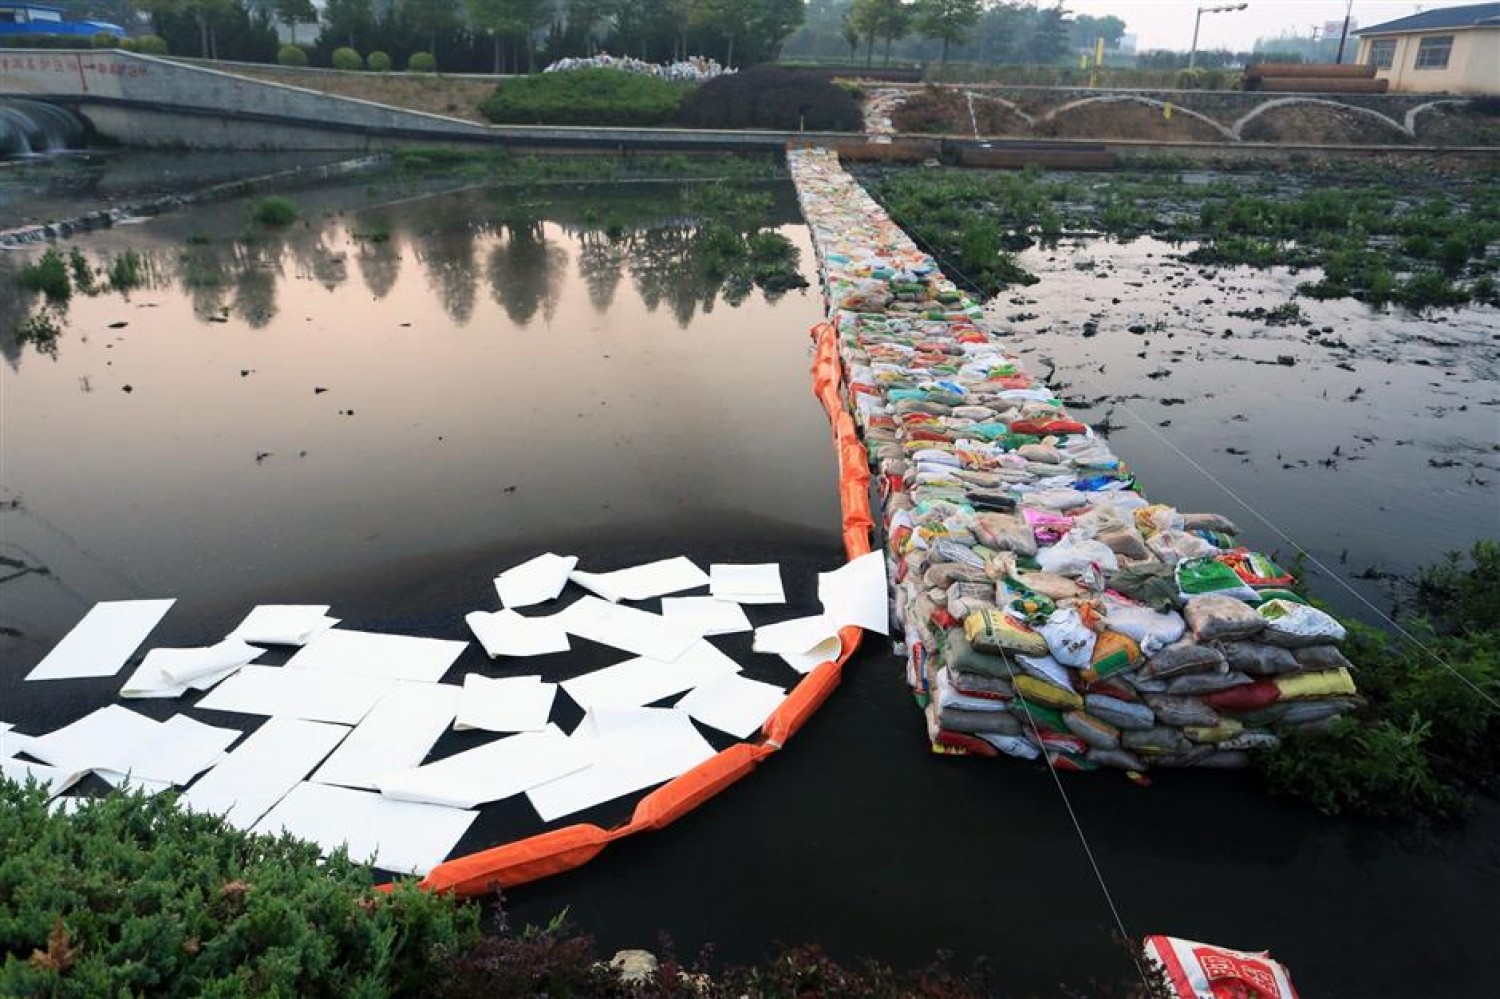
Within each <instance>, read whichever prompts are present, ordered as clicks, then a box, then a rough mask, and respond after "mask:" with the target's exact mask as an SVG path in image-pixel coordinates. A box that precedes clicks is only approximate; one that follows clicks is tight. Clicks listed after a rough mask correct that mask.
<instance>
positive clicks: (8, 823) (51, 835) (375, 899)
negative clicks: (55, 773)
mask: <svg viewBox="0 0 1500 999" xmlns="http://www.w3.org/2000/svg"><path fill="white" fill-rule="evenodd" d="M173 797H174V796H173V795H170V794H165V795H158V796H155V797H147V796H144V795H141V794H121V793H116V794H112V795H110V796H108V797H106V798H101V799H97V800H93V801H90V802H87V803H85V804H83V805H81V807H80V808H79V810H78V812H77V813H76V814H74V815H71V816H67V815H60V814H54V813H52V812H51V811H50V810H49V809H48V807H47V796H46V794H45V793H44V792H43V791H42V790H40V789H38V788H35V787H32V788H29V789H27V788H21V787H19V786H18V785H16V784H14V783H11V782H8V781H5V780H0V954H3V955H4V958H3V963H0V995H4V996H16V997H42V996H47V997H52V999H75V997H76V999H95V997H101V996H147V995H150V996H159V997H164V999H176V997H184V999H186V997H190V996H191V997H200V996H201V997H217V999H229V997H235V999H262V997H264V999H270V997H280V996H315V997H330V999H331V997H334V996H350V997H376V996H389V995H401V994H407V995H410V994H415V993H417V992H418V991H419V990H420V989H421V988H422V987H423V986H424V984H425V983H426V982H427V981H428V980H430V979H432V978H436V977H442V973H443V970H444V969H445V967H446V965H447V962H448V960H449V958H450V957H452V956H453V955H456V954H459V953H462V952H465V951H467V950H468V949H469V948H470V947H472V946H473V945H474V944H475V942H476V941H477V938H478V934H477V909H475V908H474V907H469V906H460V905H458V904H457V903H455V902H454V901H453V900H452V899H451V898H449V897H446V896H442V895H435V894H429V893H426V892H423V891H421V890H420V889H418V888H417V887H416V886H415V885H413V884H411V883H410V882H407V883H403V884H400V885H398V886H397V887H396V889H395V890H394V891H392V892H390V893H389V894H383V893H380V892H376V891H374V890H372V887H371V879H370V871H369V869H368V868H367V867H364V866H361V865H359V864H355V863H353V862H351V861H350V860H349V858H348V857H347V856H344V855H343V854H342V853H339V854H335V855H334V856H332V857H330V858H328V859H327V860H326V861H325V860H322V859H320V858H319V850H318V848H317V847H316V846H314V845H312V844H308V843H303V842H299V841H297V840H294V839H292V838H290V837H282V838H280V839H273V838H271V837H266V836H250V835H247V834H245V833H241V832H239V831H237V830H235V829H233V828H230V827H228V826H226V825H225V824H224V822H223V821H222V820H221V819H219V818H216V817H213V816H208V815H189V814H187V813H184V812H181V811H179V810H178V809H177V808H176V806H175V805H174V803H173Z"/></svg>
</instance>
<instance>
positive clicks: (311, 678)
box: [198, 665, 395, 725]
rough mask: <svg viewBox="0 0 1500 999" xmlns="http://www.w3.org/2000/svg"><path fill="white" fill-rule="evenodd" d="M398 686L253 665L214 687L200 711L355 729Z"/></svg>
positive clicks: (367, 678)
mask: <svg viewBox="0 0 1500 999" xmlns="http://www.w3.org/2000/svg"><path fill="white" fill-rule="evenodd" d="M394 682H395V681H394V680H382V679H378V678H376V677H371V676H355V675H354V674H352V673H325V672H323V671H321V670H311V669H286V668H285V667H279V666H255V665H250V666H246V667H244V668H243V669H241V670H240V671H239V672H238V673H236V674H235V675H234V676H231V677H230V678H229V679H227V680H225V681H224V682H223V683H221V684H219V685H218V686H217V687H215V688H214V689H213V690H212V691H211V692H209V694H208V696H206V697H204V698H203V700H201V701H199V702H198V707H200V708H202V709H203V710H205V711H237V712H239V713H240V714H245V715H286V716H287V717H289V718H305V719H307V720H308V721H326V722H336V723H337V724H340V725H355V724H358V723H359V721H360V720H361V719H362V718H364V716H365V715H367V714H369V713H370V709H371V708H373V707H374V706H375V705H376V703H377V702H379V700H380V699H381V698H382V697H384V696H385V695H386V692H387V691H389V690H390V689H391V684H392V683H394Z"/></svg>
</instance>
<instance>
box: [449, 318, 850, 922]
mask: <svg viewBox="0 0 1500 999" xmlns="http://www.w3.org/2000/svg"><path fill="white" fill-rule="evenodd" d="M812 335H813V337H814V338H815V339H816V340H817V355H816V357H815V359H814V361H813V368H812V376H813V391H814V394H816V395H817V397H818V401H819V402H821V403H822V404H823V408H824V410H825V411H827V413H828V420H829V422H830V424H832V427H833V437H834V445H835V448H836V451H837V455H838V461H839V504H840V509H841V514H842V521H843V538H844V552H845V554H846V555H847V556H848V557H849V558H851V559H854V558H858V557H859V556H861V555H866V554H869V552H870V550H871V549H870V531H871V530H872V528H873V527H874V524H875V519H874V515H873V514H872V512H871V509H870V467H869V463H868V458H867V456H866V454H865V447H864V444H862V443H861V442H860V439H859V434H858V433H857V432H856V430H855V427H854V420H853V418H852V417H851V416H850V415H849V411H848V409H847V408H846V407H845V405H844V402H843V399H842V397H841V396H840V394H839V387H840V385H841V384H842V381H843V378H842V370H841V366H840V363H839V355H838V336H837V331H836V330H835V328H834V326H833V324H832V323H826V322H825V323H819V324H818V325H817V326H814V327H813V329H812ZM863 634H864V633H863V631H861V630H860V629H859V628H855V627H849V628H844V629H843V630H842V631H841V632H840V633H839V638H840V649H839V656H838V658H837V659H833V660H829V661H828V662H825V663H823V664H822V665H820V666H818V667H817V668H816V669H814V670H813V671H812V672H811V673H809V674H807V675H806V676H805V677H803V678H802V680H801V682H799V683H798V684H797V686H796V687H794V688H792V690H791V692H790V693H789V694H788V695H787V698H786V700H785V701H783V702H782V703H781V705H780V707H778V708H777V709H776V711H775V712H774V713H773V714H772V715H771V717H769V718H767V719H766V722H765V724H764V725H763V726H761V739H760V740H759V741H757V742H753V743H748V742H747V743H740V744H738V745H734V746H731V747H729V748H728V749H725V750H723V751H722V752H720V753H718V754H717V755H715V756H714V757H713V758H712V759H709V760H705V761H704V762H703V763H700V764H699V765H698V766H696V767H694V768H693V769H691V770H689V771H688V772H687V773H685V774H682V775H681V776H679V777H677V778H675V779H673V780H671V781H669V782H667V783H666V784H663V785H662V786H661V787H659V788H657V789H656V790H655V791H652V792H651V793H650V794H648V795H646V797H644V798H642V799H641V800H640V802H639V803H637V804H636V806H635V811H634V812H633V813H632V814H631V818H630V821H629V822H627V823H625V824H624V825H621V826H617V827H616V828H614V829H601V828H600V827H599V826H596V825H592V824H589V823H580V824H578V825H572V826H565V827H564V828H562V829H554V830H552V831H551V832H545V833H540V834H538V835H536V836H530V837H527V838H526V839H523V840H517V841H516V842H514V843H506V844H504V845H503V846H497V847H493V848H491V849H488V850H481V851H479V852H478V853H472V854H469V855H468V856H466V857H458V858H455V859H453V860H449V861H446V862H444V863H442V864H439V865H438V866H437V867H435V868H433V869H432V871H431V872H429V873H428V875H427V876H426V877H425V878H423V879H422V881H421V887H423V888H426V889H428V890H430V891H444V892H454V893H456V894H458V895H480V894H484V893H486V892H489V891H493V890H494V889H496V888H510V887H514V886H515V885H522V884H526V883H527V882H529V881H539V880H541V879H542V878H546V877H550V876H552V875H554V874H561V873H563V872H564V871H570V870H573V869H574V868H575V867H581V866H583V865H584V864H586V863H588V862H589V861H590V860H593V859H594V858H595V857H597V856H598V855H599V854H600V853H601V852H602V851H603V850H604V848H605V847H606V846H608V845H609V844H610V843H612V842H613V841H615V840H617V839H621V838H623V837H625V836H630V835H633V834H635V833H638V832H645V831H647V830H650V829H662V828H664V827H666V826H668V825H670V824H672V823H673V822H675V821H677V820H678V819H680V818H681V817H682V816H684V815H686V814H687V813H688V812H691V811H692V810H693V809H695V808H697V807H698V806H700V805H702V804H703V803H704V802H706V801H708V800H709V799H710V798H713V797H714V796H715V795H717V794H718V793H719V792H721V791H723V790H724V789H725V788H727V787H729V786H731V785H732V784H734V783H736V782H738V781H739V780H740V779H741V778H743V777H745V776H746V775H748V774H749V773H750V772H751V771H752V770H754V769H755V768H756V767H757V766H758V765H759V764H760V762H761V761H762V760H764V759H766V758H767V757H769V756H770V755H771V754H772V753H775V752H777V751H778V750H780V749H781V748H782V747H783V746H785V745H786V743H787V740H789V739H790V738H791V737H792V736H794V735H796V734H797V732H798V730H800V729H801V728H802V726H803V725H804V724H806V723H807V720H808V719H809V718H811V717H812V715H813V713H814V712H816V711H817V710H818V708H820V707H822V705H823V702H825V701H827V700H828V698H829V696H830V695H831V694H832V693H833V691H834V688H836V687H837V686H838V685H839V682H840V680H842V679H843V670H844V664H845V663H846V662H848V661H849V658H850V657H851V656H852V655H854V653H855V651H857V650H858V648H859V643H860V638H861V636H862V635H863Z"/></svg>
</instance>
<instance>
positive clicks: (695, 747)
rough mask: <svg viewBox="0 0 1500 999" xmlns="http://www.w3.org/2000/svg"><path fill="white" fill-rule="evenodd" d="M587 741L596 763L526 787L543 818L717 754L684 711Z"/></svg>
mask: <svg viewBox="0 0 1500 999" xmlns="http://www.w3.org/2000/svg"><path fill="white" fill-rule="evenodd" d="M584 745H586V746H587V747H589V749H590V751H592V752H593V754H594V764H593V765H592V766H589V767H586V768H584V769H583V770H579V771H577V772H576V773H571V774H568V775H567V776H566V777H559V778H558V779H557V780H554V781H550V782H548V783H546V784H543V785H541V786H540V787H534V788H532V789H531V790H529V791H527V792H526V797H527V798H529V799H530V800H531V804H532V806H533V807H535V808H536V810H537V814H539V815H540V816H541V817H542V819H543V821H546V822H551V821H552V820H553V819H558V818H561V817H562V816H564V815H571V814H572V813H574V812H578V811H582V810H583V809H585V808H592V807H593V806H594V805H599V804H603V803H604V802H606V801H613V800H614V799H615V798H618V797H620V796H621V795H625V794H631V793H633V792H635V791H639V790H641V789H643V788H647V787H650V786H651V785H653V784H660V783H662V782H663V781H668V780H671V779H672V778H673V777H676V776H678V775H680V774H684V773H686V772H687V771H689V770H691V769H693V767H696V766H697V765H698V764H700V763H702V762H703V761H704V760H707V759H710V758H712V757H713V755H714V747H713V746H711V745H709V743H708V740H707V739H705V738H703V734H702V733H701V732H699V731H698V730H697V728H695V727H694V726H693V722H692V719H691V718H689V717H688V716H687V715H686V714H684V713H683V712H681V711H663V712H659V713H656V714H654V715H653V716H652V717H651V718H650V719H649V720H645V721H641V722H639V723H637V724H635V725H631V726H629V727H628V728H623V729H619V730H616V731H611V732H608V733H605V734H602V735H598V736H595V737H594V738H592V739H586V740H585V742H584Z"/></svg>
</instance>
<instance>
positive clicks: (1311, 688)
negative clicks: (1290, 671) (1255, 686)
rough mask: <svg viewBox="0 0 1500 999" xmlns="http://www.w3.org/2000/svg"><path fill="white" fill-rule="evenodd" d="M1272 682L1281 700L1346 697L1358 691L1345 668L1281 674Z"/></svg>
mask: <svg viewBox="0 0 1500 999" xmlns="http://www.w3.org/2000/svg"><path fill="white" fill-rule="evenodd" d="M1272 682H1273V683H1275V684H1276V689H1277V690H1279V691H1280V692H1281V698H1280V699H1281V700H1283V701H1296V700H1308V699H1311V698H1314V697H1346V696H1350V695H1352V694H1355V693H1357V692H1358V691H1356V689H1355V687H1354V678H1353V677H1351V676H1350V675H1349V671H1348V670H1346V669H1330V670H1325V671H1324V672H1322V673H1302V674H1300V675H1298V676H1282V677H1277V678H1276V679H1275V680H1273V681H1272Z"/></svg>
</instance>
